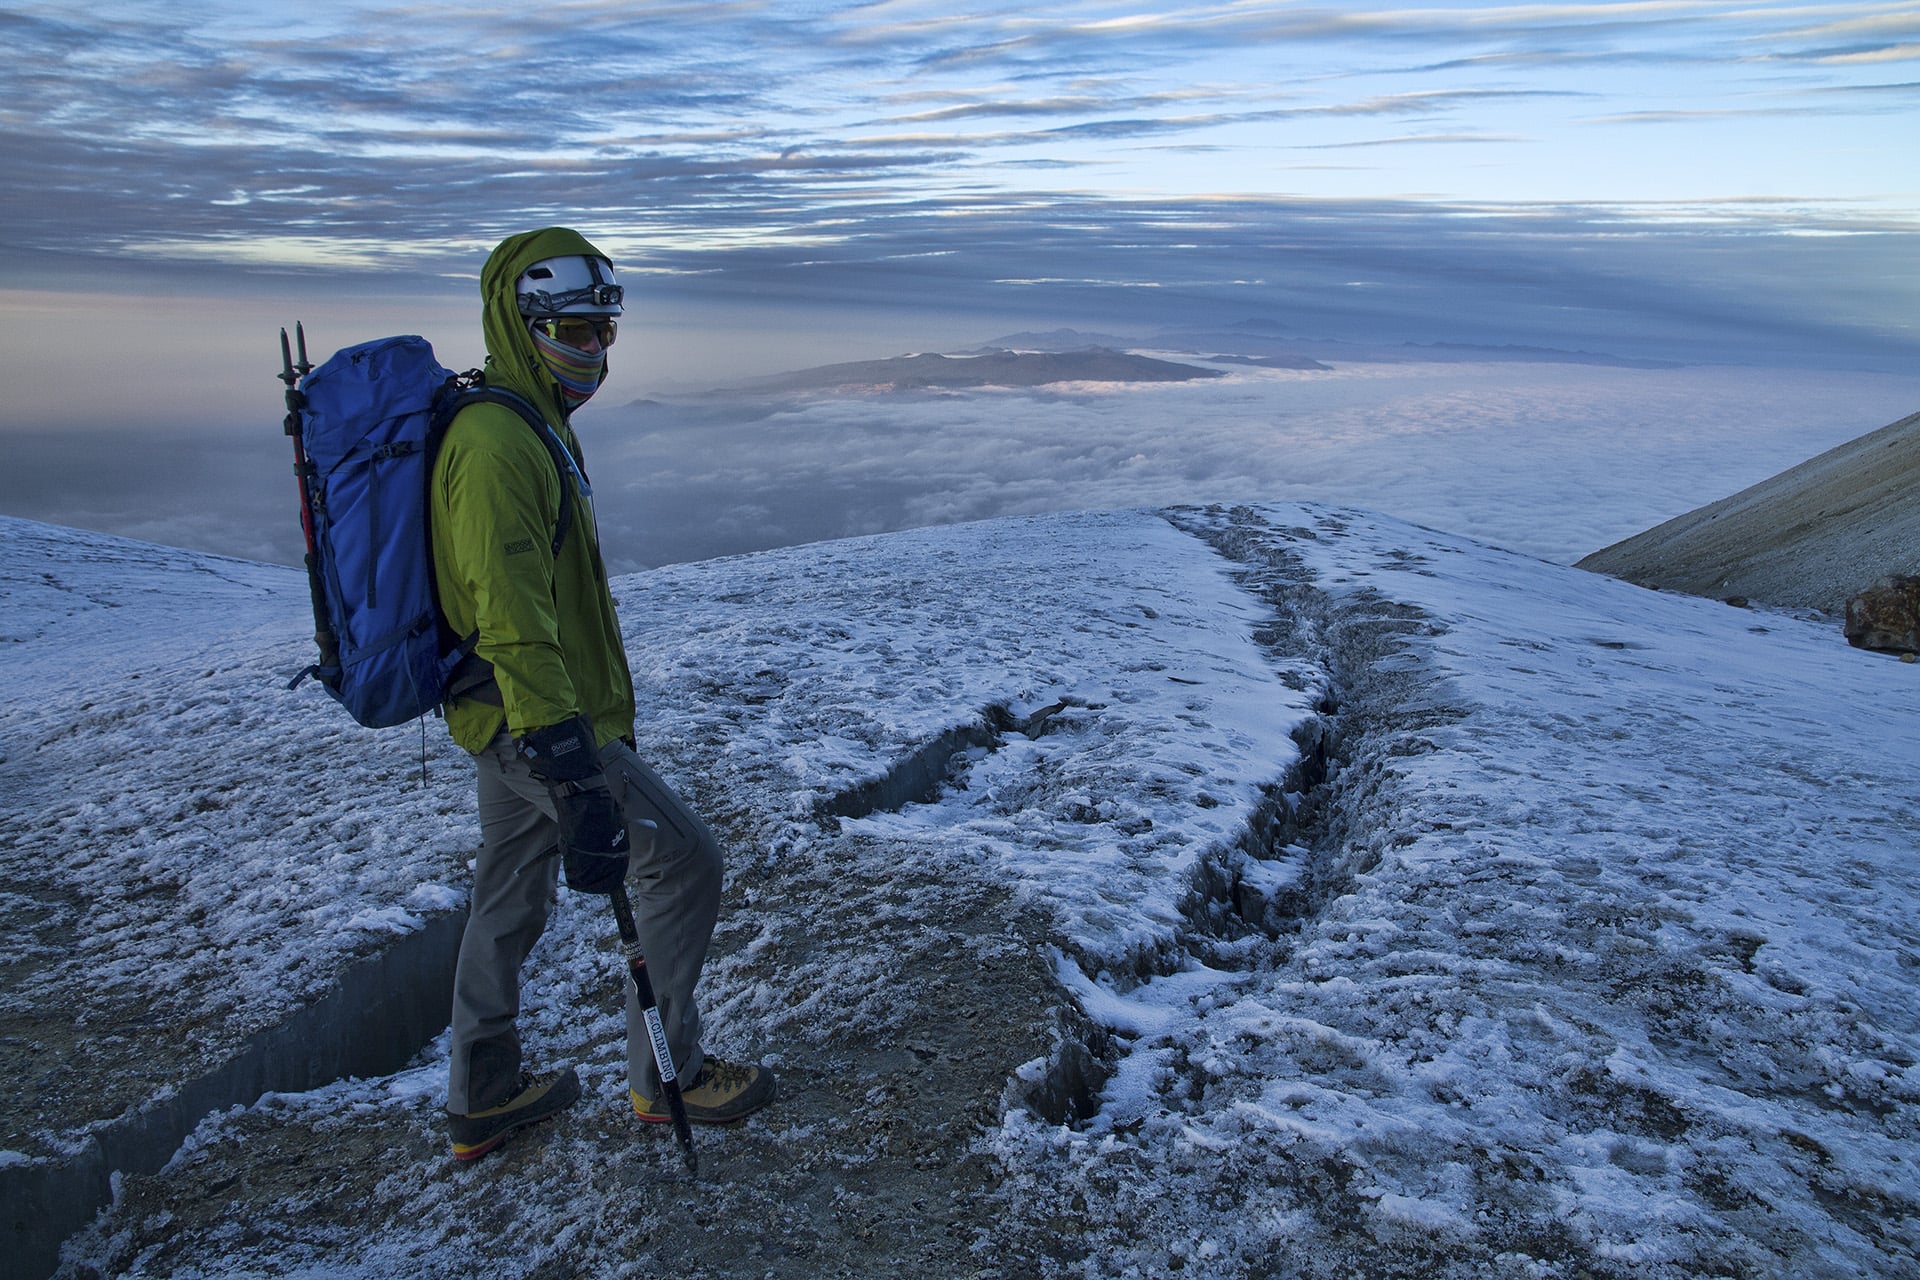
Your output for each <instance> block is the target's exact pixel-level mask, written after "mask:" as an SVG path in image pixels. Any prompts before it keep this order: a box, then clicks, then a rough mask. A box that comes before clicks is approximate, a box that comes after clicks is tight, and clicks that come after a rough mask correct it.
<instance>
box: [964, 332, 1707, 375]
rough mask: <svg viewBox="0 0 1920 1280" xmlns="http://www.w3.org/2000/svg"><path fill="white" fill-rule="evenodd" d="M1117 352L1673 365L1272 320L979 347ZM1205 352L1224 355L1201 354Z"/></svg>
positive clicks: (1239, 359) (1283, 363)
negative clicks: (1374, 338)
mask: <svg viewBox="0 0 1920 1280" xmlns="http://www.w3.org/2000/svg"><path fill="white" fill-rule="evenodd" d="M1096 344H1097V345H1099V346H1103V347H1109V348H1112V349H1114V350H1120V351H1139V350H1146V351H1172V352H1180V353H1185V354H1191V355H1193V356H1195V357H1197V358H1200V359H1205V360H1208V361H1209V362H1212V363H1226V364H1259V365H1260V366H1262V367H1264V368H1269V369H1327V368H1331V367H1332V366H1330V365H1328V364H1325V363H1324V361H1327V360H1349V361H1356V362H1360V363H1366V364H1404V363H1411V362H1415V361H1422V362H1434V363H1453V362H1463V363H1464V362H1480V361H1495V362H1513V363H1524V364H1585V365H1602V366H1607V367H1612V368H1622V369H1677V368H1679V367H1680V365H1678V364H1677V363H1675V362H1673V361H1668V360H1644V359H1635V358H1630V357H1627V356H1616V355H1613V354H1611V353H1609V352H1605V351H1567V350H1562V349H1560V348H1557V347H1531V346H1521V345H1517V344H1514V343H1507V344H1505V345H1503V346H1491V345H1483V344H1474V343H1466V342H1432V343H1419V342H1402V343H1386V342H1378V343H1375V342H1348V341H1343V340H1341V339H1338V338H1303V337H1300V336H1298V335H1295V334H1291V333H1288V332H1286V326H1285V325H1282V324H1279V323H1277V322H1274V321H1242V322H1241V323H1239V324H1234V325H1228V326H1226V327H1223V328H1219V329H1159V330H1156V331H1155V332H1153V333H1151V334H1145V335H1136V336H1133V337H1123V336H1121V335H1118V334H1111V333H1097V334H1096V333H1082V332H1080V331H1078V330H1074V329H1051V330H1048V331H1046V332H1044V333H1033V332H1025V333H1013V334H1008V335H1007V336H1005V337H1002V338H995V339H994V340H993V341H992V342H990V343H988V344H986V345H985V346H982V347H979V348H976V350H979V351H990V350H997V349H999V348H1004V347H1013V348H1017V349H1020V350H1033V351H1054V352H1069V351H1078V350H1081V349H1083V348H1085V347H1088V346H1092V345H1096ZM1203 352H1218V353H1223V354H1216V355H1202V353H1203Z"/></svg>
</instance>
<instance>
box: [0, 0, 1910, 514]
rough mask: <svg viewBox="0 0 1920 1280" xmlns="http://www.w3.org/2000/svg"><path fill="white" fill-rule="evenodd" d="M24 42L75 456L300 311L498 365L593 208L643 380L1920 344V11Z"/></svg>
mask: <svg viewBox="0 0 1920 1280" xmlns="http://www.w3.org/2000/svg"><path fill="white" fill-rule="evenodd" d="M0 36H3V37H4V39H5V42H6V47H7V48H8V49H9V51H10V54H11V56H10V57H9V58H8V59H6V60H5V62H4V65H0V125H3V127H0V266H4V268H5V274H4V276H0V280H4V281H5V285H6V287H5V288H0V368H4V370H5V374H4V386H5V389H6V392H7V394H6V396H5V397H4V403H0V442H5V443H4V446H0V447H6V448H7V449H8V451H9V452H10V453H13V454H15V456H16V457H24V456H25V455H26V453H28V452H29V451H36V452H35V457H36V459H39V460H40V461H41V465H42V466H43V467H44V466H45V465H50V464H49V463H47V462H46V459H47V458H49V457H57V456H58V455H51V454H48V453H45V452H44V450H45V449H46V448H47V442H49V441H54V442H58V443H59V446H60V448H61V450H62V451H65V452H67V453H69V454H70V453H71V451H73V450H75V449H82V450H84V449H92V450H94V451H95V452H106V453H112V454H115V455H116V456H121V457H124V458H126V459H129V461H128V462H127V463H126V465H128V466H131V467H133V468H134V469H135V470H138V469H140V462H139V460H140V458H141V457H143V456H152V455H156V454H157V452H158V450H159V448H160V446H159V445H158V444H156V443H155V442H157V441H176V440H191V441H193V442H195V443H193V444H191V445H190V446H189V445H182V446H180V447H181V448H214V447H217V446H216V445H215V444H213V443H210V442H211V441H215V440H216V439H218V438H220V437H222V436H223V434H224V435H225V436H229V437H230V436H233V435H235V434H237V433H241V432H253V431H258V430H260V429H261V428H262V426H263V425H266V424H270V423H272V422H274V421H276V420H277V418H278V416H279V408H278V405H279V396H278V390H279V386H278V383H277V382H273V381H271V379H272V376H273V374H274V372H275V369H276V365H277V349H276V338H275V334H276V330H277V328H278V327H279V326H280V325H283V324H287V323H289V322H290V321H292V320H294V319H300V320H303V321H305V322H306V324H307V326H308V328H309V331H310V332H311V333H312V334H313V335H314V344H315V346H316V348H317V350H318V351H319V352H322V353H324V352H325V351H330V350H332V349H333V348H335V347H337V346H342V345H346V344H348V343H350V342H354V341H359V340H362V339H365V338H370V337H376V336H380V335H383V334H386V333H393V332H418V333H423V334H425V335H426V336H428V337H429V338H431V339H432V340H433V341H434V343H435V345H436V349H437V350H439V351H440V352H441V353H442V358H443V360H444V361H445V362H446V363H448V364H449V365H451V366H453V367H456V368H459V367H466V366H469V365H472V364H475V363H477V362H478V361H479V359H480V358H481V356H482V354H483V353H482V351H481V349H480V345H479V337H478V326H477V323H476V322H475V321H476V314H477V300H476V282H477V278H478V272H479V267H480V264H481V262H482V261H483V260H484V258H485V255H486V253H487V251H488V250H489V249H490V248H491V246H492V245H493V244H495V243H497V242H498V240H499V239H500V238H501V237H503V236H505V235H507V234H510V233H512V232H514V231H518V230H524V229H526V228H528V227H532V226H539V225H547V224H553V223H565V224H570V225H575V226H578V227H580V228H581V229H582V230H584V231H586V232H587V233H588V234H589V235H590V236H591V237H592V238H593V239H594V240H595V241H596V243H597V244H599V245H600V246H601V247H602V248H604V249H605V250H606V251H607V252H608V253H609V254H610V255H611V256H612V257H613V259H614V261H615V262H616V264H617V265H618V266H619V268H620V270H621V272H622V275H623V278H624V279H625V281H626V282H627V283H628V284H629V285H630V286H632V289H633V293H632V298H633V302H634V306H633V307H632V308H631V311H630V314H629V316H628V317H627V321H626V326H625V328H624V329H623V334H622V338H623V341H622V344H621V347H620V349H619V351H618V352H617V354H616V358H615V360H614V370H615V377H616V378H617V379H618V382H617V383H616V384H615V386H616V387H617V389H618V392H619V394H620V395H621V396H622V397H625V396H637V395H641V394H645V393H647V392H649V391H651V390H653V389H655V388H659V387H671V386H685V385H689V384H700V383H703V382H704V383H708V384H713V383H722V382H725V381H727V380H729V379H732V378H736V377H739V376H744V375H750V374H756V373H766V372H774V371H777V370H781V369H790V368H798V367H804V366H807V365H810V364H818V363H825V362H828V361H831V360H836V359H851V358H866V357H872V356H881V355H890V354H897V353H901V352H905V351H910V350H954V349H958V348H961V347H964V346H967V345H971V344H975V343H978V342H981V341H984V340H987V339H990V338H991V337H993V336H995V335H997V334H1001V333H1007V332H1011V331H1015V330H1020V329H1031V328H1044V327H1052V326H1055V325H1070V326H1076V327H1080V328H1086V329H1099V330H1112V329H1115V328H1123V329H1125V328H1132V329H1141V328H1151V327H1153V326H1158V325H1168V324H1173V325H1178V324H1197V323H1206V324H1215V325H1219V324H1234V323H1242V322H1246V321H1256V322H1261V323H1264V324H1267V325H1270V326H1271V325H1284V326H1287V329H1286V331H1287V332H1290V333H1295V334H1297V335H1299V336H1300V337H1302V338H1306V339H1314V338H1328V339H1362V340H1367V341H1390V342H1405V341H1412V342H1435V341H1464V342H1481V343H1492V344H1496V345H1497V344H1505V343H1524V344H1529V345H1546V346H1556V347H1566V348H1571V349H1580V350H1596V351H1610V352H1614V353H1616V354H1621V355H1628V356H1636V357H1653V358H1666V359H1679V360H1683V361H1689V362H1710V363H1735V364H1786V365H1793V366H1805V367H1818V368H1826V369H1863V370H1873V371H1879V372H1883V373H1888V372H1890V373H1911V372H1914V371H1915V370H1917V369H1920V329H1917V328H1916V321H1915V317H1916V315H1920V148H1916V147H1914V145H1913V138H1914V136H1915V129H1914V121H1915V114H1916V107H1920V5H1916V4H1913V3H1887V2H1885V0H1859V2H1855V0H1839V2H1835V3H1772V2H1769V0H1754V2H1750V3H1728V2H1726V0H1628V2H1624V3H1621V2H1607V3H1597V2H1587V3H1562V4H1551V3H1549V4H1498V5H1496V4H1458V3H1457V4H1433V3H1419V2H1413V3H1404V4H1400V5H1396V6H1393V7H1383V6H1371V5H1354V4H1325V3H1323V4H1309V3H1279V2H1269V0H1239V2H1231V3H1207V2H1200V3H1193V4H1177V3H1176V4H1165V5H1138V4H1136V5H1128V4H1121V3H1113V2H1111V0H1084V2H1082V0H1063V2H1062V3H1055V4H1050V5H1047V6H1044V7H1040V8H1036V7H1035V6H1031V5H1028V4H1024V3H1022V4H1014V3H1004V4H993V3H983V4H971V5H957V4H950V3H930V2H929V3H922V2H918V0H901V2H898V3H876V4H835V3H792V4H773V3H751V2H744V3H700V4H674V3H658V4H638V3H606V2H601V0H579V2H560V3H548V4H541V5H537V6H521V5H506V4H495V3H489V2H487V0H476V2H474V3H468V4H459V5H425V4H414V5H395V4H391V3H371V2H365V0H344V2H342V3H336V4H332V5H328V6H310V5H298V6H296V5H280V4H263V3H251V2H250V3H242V2H237V0H224V2H223V0H214V2H212V3H201V4H195V5H190V6H189V5H178V4H171V3H168V4H150V3H138V2H128V0H120V2H117V3H103V4H99V5H96V6H92V7H90V8H87V9H84V10H83V9H79V8H74V7H68V6H54V5H48V4H40V3H26V4H14V5H10V6H8V7H7V8H6V9H5V10H4V11H0ZM270 429H271V428H270ZM136 432H137V433H138V434H137V435H133V434H130V433H136ZM82 436H84V437H89V439H88V440H85V441H82V440H80V439H79V437H82ZM166 447H168V448H169V449H172V448H174V446H173V445H172V444H168V445H167V446H166ZM175 456H178V450H175ZM17 491H18V483H17V482H16V484H15V488H14V490H11V491H9V490H5V489H0V509H6V510H14V511H17V510H18V508H17V505H16V504H15V503H14V501H13V496H12V495H13V494H15V493H17Z"/></svg>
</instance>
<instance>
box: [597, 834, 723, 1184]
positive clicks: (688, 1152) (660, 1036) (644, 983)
mask: <svg viewBox="0 0 1920 1280" xmlns="http://www.w3.org/2000/svg"><path fill="white" fill-rule="evenodd" d="M634 825H636V826H638V825H640V824H639V823H635V824H634ZM646 825H647V826H652V825H653V824H652V823H650V822H649V823H647V824H646ZM609 896H610V897H611V898H612V899H613V919H614V923H615V924H617V925H619V926H620V952H621V954H622V955H624V956H626V958H627V977H628V978H629V979H630V980H631V981H632V983H633V993H634V995H635V997H637V998H638V1000H639V1001H640V1016H641V1018H642V1019H644V1020H645V1022H646V1024H647V1040H648V1042H649V1043H651V1044H652V1045H653V1060H654V1063H655V1064H656V1065H658V1066H659V1068H660V1089H661V1092H663V1093H665V1094H666V1095H667V1111H668V1112H669V1113H670V1114H671V1115H672V1116H673V1136H674V1137H675V1138H676V1139H678V1141H679V1143H680V1158H681V1159H682V1160H683V1161H685V1162H686V1166H687V1174H688V1176H693V1175H696V1174H698V1173H699V1172H700V1160H699V1157H697V1156H696V1155H694V1153H693V1126H692V1125H690V1124H688V1123H687V1104H686V1103H685V1102H684V1101H682V1100H681V1098H680V1077H679V1075H678V1073H676V1072H675V1071H674V1069H673V1051H672V1050H671V1049H669V1048H668V1047H667V1030H666V1027H665V1025H663V1024H662V1023H661V1021H660V1003H659V1001H657V1000H656V999H654V995H653V980H652V979H651V978H649V977H648V976H647V957H646V953H645V952H643V951H641V950H640V930H639V929H637V928H635V927H634V923H633V904H632V903H631V902H629V901H627V886H626V885H625V884H624V883H623V884H616V885H615V886H614V887H613V893H612V894H610V895H609Z"/></svg>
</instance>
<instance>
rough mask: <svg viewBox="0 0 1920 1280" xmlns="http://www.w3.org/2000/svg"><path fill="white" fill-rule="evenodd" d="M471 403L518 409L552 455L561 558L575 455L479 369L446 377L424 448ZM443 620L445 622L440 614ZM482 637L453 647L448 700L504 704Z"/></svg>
mask: <svg viewBox="0 0 1920 1280" xmlns="http://www.w3.org/2000/svg"><path fill="white" fill-rule="evenodd" d="M471 404H497V405H504V406H506V407H507V408H509V409H511V410H513V411H514V412H515V413H517V414H519V415H520V420H521V421H522V422H524V423H526V424H527V426H528V428H530V429H531V430H532V431H533V434H534V435H535V436H536V437H538V439H539V441H540V443H541V444H543V445H545V446H546V447H547V455H548V456H549V457H550V458H552V459H553V468H554V471H555V472H556V473H558V475H559V477H560V514H559V517H558V518H557V519H555V521H554V523H553V555H554V557H555V558H556V559H558V558H559V555H560V548H561V546H562V544H564V543H565V542H566V540H567V532H568V530H570V529H571V528H572V527H573V480H572V475H573V471H574V466H573V459H572V457H571V456H570V455H569V454H568V453H567V446H566V445H564V444H562V443H561V442H560V437H559V436H558V435H556V434H555V433H554V430H553V428H552V427H550V426H548V425H547V420H546V419H545V418H543V417H541V416H540V411H539V410H538V409H535V408H534V407H533V406H532V405H531V404H529V403H528V402H527V399H526V397H525V396H520V395H515V394H514V393H513V392H511V391H508V390H507V389H506V388H504V387H490V386H488V385H487V384H486V382H485V380H484V378H483V376H482V374H481V373H480V372H479V370H474V371H472V372H469V373H466V374H462V375H461V376H459V377H457V378H451V379H448V381H447V386H446V389H445V391H444V392H443V393H442V395H441V398H440V401H439V403H438V405H437V406H436V408H435V412H434V417H433V428H432V435H431V437H430V438H429V441H428V445H427V449H428V452H429V454H438V453H439V451H440V441H441V439H442V438H443V437H444V436H445V435H446V433H447V428H448V427H450V426H452V425H453V419H454V415H455V414H457V413H459V412H460V411H461V410H462V409H464V408H466V407H467V406H468V405H471ZM441 626H442V627H443V628H444V627H445V619H444V616H443V618H442V622H441ZM479 643H480V633H479V632H478V631H475V632H474V633H473V634H472V635H469V636H464V637H461V638H460V640H459V641H458V643H457V644H456V645H455V646H454V650H453V652H454V653H455V654H457V655H458V658H457V659H456V662H455V666H454V668H453V670H452V672H451V673H450V674H449V676H448V679H447V687H446V700H447V701H449V702H450V701H452V700H453V699H455V698H472V699H474V700H476V701H479V702H485V703H488V704H490V705H492V706H496V707H497V706H500V705H502V702H501V697H500V686H499V684H498V683H497V682H496V681H495V680H494V676H493V664H492V663H490V662H488V661H487V660H486V659H484V658H482V657H481V656H480V655H479V654H477V653H475V652H474V647H475V646H476V645H478V644H479Z"/></svg>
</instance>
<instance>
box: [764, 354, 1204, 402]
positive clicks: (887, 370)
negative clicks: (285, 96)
mask: <svg viewBox="0 0 1920 1280" xmlns="http://www.w3.org/2000/svg"><path fill="white" fill-rule="evenodd" d="M1223 376H1225V375H1224V374H1222V373H1221V371H1220V370H1218V369H1202V368H1200V367H1198V366H1197V365H1190V364H1177V363H1175V362H1173V361H1170V360H1154V359H1152V358H1150V357H1148V356H1136V355H1128V354H1126V353H1125V352H1121V351H1114V350H1111V349H1109V348H1107V347H1088V348H1086V349H1084V350H1080V351H994V352H990V353H988V354H985V355H977V356H943V355H935V354H931V353H921V354H916V355H909V356H895V357H893V358H892V359H888V360H856V361H852V362H850V363H847V364H829V365H821V366H820V367H819V368H815V369H802V370H800V371H798V372H796V373H782V374H775V375H774V376H772V377H769V378H756V379H754V380H753V381H751V382H748V383H744V384H742V385H741V386H739V387H737V388H734V389H735V390H739V391H752V392H762V393H764V392H773V391H828V390H834V391H844V390H871V391H921V390H928V389H931V388H936V387H1040V386H1045V385H1047V384H1049V383H1054V382H1190V381H1192V380H1194V379H1196V378H1219V377H1223Z"/></svg>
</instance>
